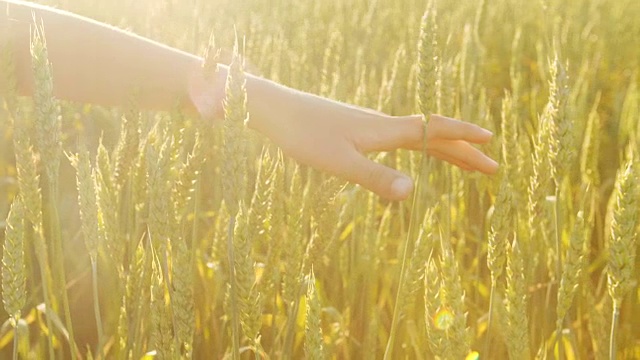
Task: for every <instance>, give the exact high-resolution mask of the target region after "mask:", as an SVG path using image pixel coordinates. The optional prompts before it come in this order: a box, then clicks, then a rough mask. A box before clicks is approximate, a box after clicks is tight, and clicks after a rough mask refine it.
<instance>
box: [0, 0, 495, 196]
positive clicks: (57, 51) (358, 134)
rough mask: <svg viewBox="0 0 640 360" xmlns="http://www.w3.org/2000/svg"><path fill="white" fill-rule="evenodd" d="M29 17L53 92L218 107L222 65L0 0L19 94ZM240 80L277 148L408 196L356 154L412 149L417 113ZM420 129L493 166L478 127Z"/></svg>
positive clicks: (0, 31)
mask: <svg viewBox="0 0 640 360" xmlns="http://www.w3.org/2000/svg"><path fill="white" fill-rule="evenodd" d="M5 9H6V11H5ZM34 15H35V18H36V19H39V21H40V20H41V21H42V22H43V25H44V29H45V37H46V41H47V46H48V50H49V60H50V61H51V64H52V67H53V84H54V95H55V96H57V97H59V98H61V99H66V100H72V101H79V102H89V103H94V104H99V105H107V106H108V105H123V104H126V103H127V100H128V98H129V96H131V95H132V94H135V96H136V100H137V101H138V104H139V105H140V106H141V107H143V108H146V109H151V110H169V109H172V108H173V107H174V106H175V105H176V104H177V103H178V102H179V104H181V105H182V106H183V108H184V110H186V111H188V112H190V113H192V114H194V115H195V114H198V113H199V114H200V115H203V116H205V117H209V116H210V115H212V112H216V111H219V109H220V108H221V99H222V97H223V96H222V95H223V94H222V93H223V87H224V77H225V76H226V70H227V68H226V67H225V66H222V65H220V66H219V69H220V70H221V71H220V72H219V77H218V78H217V79H207V78H205V77H204V76H203V74H202V71H201V67H202V62H203V60H202V59H201V58H199V57H197V56H194V55H192V54H189V53H186V52H183V51H180V50H176V49H173V48H170V47H167V46H165V45H162V44H160V43H157V42H154V41H151V40H148V39H145V38H142V37H139V36H136V35H134V34H131V33H128V32H124V31H121V30H118V29H116V28H113V27H110V26H108V25H104V24H101V23H98V22H96V21H93V20H89V19H86V18H83V17H80V16H77V15H73V14H70V13H68V12H64V11H59V10H54V9H50V8H46V7H42V6H37V5H33V4H30V3H27V2H22V1H17V0H0V45H4V44H6V43H10V44H12V47H13V48H14V49H15V53H14V56H16V58H15V63H16V64H17V67H18V69H17V71H18V74H17V80H18V87H19V90H20V91H21V92H22V93H23V94H25V95H29V94H31V93H32V92H33V87H34V84H33V77H32V75H31V66H30V59H31V57H30V54H29V38H30V36H29V31H30V26H31V24H32V23H33V19H34ZM246 86H247V95H248V110H249V112H250V114H251V122H250V124H249V126H250V127H252V128H253V129H255V130H257V131H259V132H261V133H263V134H264V135H266V136H267V137H269V138H270V139H271V140H272V141H273V142H274V143H276V144H277V145H279V146H280V147H281V148H282V149H283V150H284V152H285V153H287V154H288V155H290V156H291V157H293V158H294V159H296V160H298V161H300V162H302V163H304V164H307V165H310V166H313V167H315V168H318V169H320V170H324V171H327V172H330V173H332V174H334V175H337V176H340V177H342V178H343V179H345V180H348V181H351V182H355V183H358V184H361V185H362V186H364V187H366V188H367V189H369V190H372V191H374V192H375V193H377V194H379V195H380V196H383V197H385V198H388V199H393V200H402V199H406V198H407V197H408V196H409V194H410V192H411V190H412V189H413V182H412V180H411V179H410V178H409V177H407V176H406V175H405V174H402V173H401V172H399V171H397V170H395V169H391V168H388V167H385V166H383V165H380V164H377V163H375V162H373V161H371V160H369V159H368V158H367V157H365V156H364V154H365V153H368V152H373V151H389V150H393V149H397V148H404V149H410V150H421V149H422V144H423V134H424V131H423V121H422V117H421V116H420V115H409V116H389V115H386V114H381V113H378V112H375V111H372V110H368V109H362V108H358V107H355V106H351V105H348V104H344V103H341V102H337V101H333V100H329V99H326V98H322V97H319V96H315V95H311V94H307V93H304V92H300V91H297V90H294V89H290V88H287V87H285V86H282V85H279V84H276V83H274V82H272V81H269V80H266V79H262V78H260V77H256V76H251V75H247V85H246ZM2 87H3V86H2V84H0V90H1V89H2ZM426 133H427V136H428V138H427V139H426V140H427V152H428V153H429V154H431V155H433V156H435V157H438V158H440V159H443V160H445V161H448V162H450V163H452V164H454V165H457V166H459V167H461V168H463V169H466V170H478V171H482V172H484V173H493V172H495V171H496V169H497V166H498V165H497V163H496V162H495V161H493V160H492V159H490V158H489V157H487V156H486V155H485V154H483V153H482V152H481V151H480V150H478V149H477V148H475V147H474V146H472V145H471V144H472V143H477V144H480V143H485V142H487V141H489V140H490V139H491V136H492V134H491V133H490V132H488V131H487V130H485V129H482V128H481V127H478V126H476V125H473V124H469V123H466V122H462V121H459V120H456V119H450V118H446V117H442V116H432V117H431V121H430V122H429V125H428V129H427V132H426Z"/></svg>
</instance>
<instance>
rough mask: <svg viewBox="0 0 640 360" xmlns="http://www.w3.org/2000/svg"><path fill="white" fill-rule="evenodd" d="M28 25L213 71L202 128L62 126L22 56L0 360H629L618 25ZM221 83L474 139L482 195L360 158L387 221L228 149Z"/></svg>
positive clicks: (390, 158)
mask: <svg viewBox="0 0 640 360" xmlns="http://www.w3.org/2000/svg"><path fill="white" fill-rule="evenodd" d="M39 3H43V4H47V5H52V6H56V7H58V8H61V9H65V10H69V11H73V12H76V13H78V14H80V15H84V16H88V17H91V18H94V19H97V20H99V21H103V22H106V23H108V24H112V25H115V26H118V27H120V28H124V29H128V30H131V31H133V32H135V33H137V34H140V35H143V36H146V37H149V38H151V39H154V40H157V41H161V42H163V43H166V44H169V45H171V46H174V47H177V48H180V49H183V50H186V51H189V52H192V53H195V54H200V55H204V54H207V53H209V54H211V53H212V52H211V51H210V50H211V49H212V48H211V46H212V41H211V40H210V39H211V36H210V35H211V34H214V36H215V48H217V49H219V50H220V53H219V54H220V55H219V58H217V59H216V58H214V59H213V60H212V61H219V62H222V63H232V66H231V71H230V76H229V78H228V79H227V102H226V104H227V105H226V108H225V121H224V124H223V125H218V126H211V125H210V124H206V123H203V122H202V121H198V120H196V119H190V118H188V117H186V116H185V115H183V114H181V113H179V112H167V113H162V112H158V113H155V112H148V111H144V110H142V109H140V108H138V107H137V106H136V101H135V98H133V97H132V99H131V101H130V104H129V105H127V106H123V107H117V108H101V107H97V106H92V105H90V104H78V103H68V102H64V101H60V100H58V99H55V98H53V97H52V96H51V87H52V79H51V76H50V73H51V66H52V65H51V64H50V63H49V62H48V60H47V49H46V46H45V43H44V42H43V40H42V38H43V36H44V34H46V29H39V30H38V31H33V32H32V40H31V41H32V56H33V64H34V66H33V71H34V76H35V79H36V88H37V90H36V93H35V94H34V96H33V97H32V98H24V97H18V96H16V94H15V93H12V92H11V91H8V92H7V93H5V94H3V95H1V97H0V150H1V153H0V219H5V220H3V221H2V222H0V227H1V228H2V231H0V234H1V235H0V240H2V243H3V248H2V249H3V252H2V299H3V305H4V306H3V310H0V311H1V312H0V320H1V321H2V323H3V325H2V327H1V328H0V357H1V358H3V359H5V358H6V359H10V358H14V359H18V358H20V359H63V358H64V359H74V360H75V359H152V358H157V359H182V358H184V359H191V358H194V359H222V358H231V359H249V358H255V359H300V358H309V359H378V358H384V359H469V360H470V359H480V358H482V359H532V358H539V359H609V358H617V359H640V288H639V287H638V279H640V261H636V253H637V251H638V247H639V246H640V243H639V242H638V233H637V231H638V222H639V220H640V189H639V180H640V178H639V177H640V90H639V88H638V87H639V85H640V40H639V39H640V22H639V21H638V19H640V2H638V1H636V0H572V1H564V0H533V1H525V0H496V1H487V0H478V1H463V0H456V1H445V0H430V1H427V0H384V1H377V0H324V1H295V0H271V1H261V0H213V1H199V0H185V1H178V0H139V1H136V2H132V1H125V0H112V1H99V0H58V1H55V0H51V1H40V2H39ZM238 39H239V42H240V46H238V47H235V48H234V43H235V42H236V41H238ZM208 50H209V52H207V51H208ZM0 52H1V53H0V61H1V62H0V76H1V80H0V81H1V82H2V83H4V84H9V85H10V84H12V82H14V83H15V77H14V76H13V72H12V71H13V68H14V66H15V64H12V63H11V61H9V59H10V57H9V56H7V54H9V52H10V49H0ZM241 59H243V60H241ZM210 60H211V59H210ZM242 63H244V70H246V71H248V72H251V73H253V74H257V75H260V76H264V77H266V78H269V79H273V80H276V81H278V82H281V83H283V84H285V85H287V86H291V87H294V88H297V89H300V90H304V91H307V92H311V93H314V94H319V95H322V96H325V97H329V98H333V99H336V100H340V101H344V102H348V103H353V104H356V105H360V106H365V107H369V108H373V109H376V110H380V111H383V112H386V113H389V114H394V115H404V114H410V113H420V112H422V113H423V114H425V115H428V114H431V113H440V114H446V115H449V116H453V117H458V118H461V119H464V120H466V121H470V122H474V123H477V124H479V125H481V126H483V127H486V128H488V129H490V130H492V131H493V132H494V134H496V135H495V136H494V139H493V141H492V142H491V143H490V144H488V145H484V146H483V148H482V150H483V151H485V152H487V153H488V154H490V155H491V156H492V157H493V158H495V159H497V160H499V163H500V170H499V173H498V174H496V175H494V176H485V175H480V174H476V173H467V172H464V171H462V170H460V169H458V168H454V167H452V166H450V165H448V164H444V163H441V162H439V161H436V160H433V159H431V158H429V157H426V156H422V155H421V154H420V153H418V152H409V151H404V150H398V151H393V152H388V153H379V154H372V155H371V157H372V158H375V159H377V160H378V161H380V162H382V163H384V164H387V165H390V166H393V167H395V168H398V169H400V170H401V171H404V172H406V173H408V174H411V175H412V176H413V177H414V178H416V179H418V180H417V186H416V189H415V190H414V194H413V199H412V200H408V201H405V202H387V201H384V200H382V199H380V198H379V197H377V196H375V195H374V194H372V193H370V192H368V191H366V190H364V189H362V188H360V187H358V186H354V185H352V184H347V183H345V182H343V181H341V180H340V179H337V178H334V177H331V176H329V175H326V174H323V173H321V172H318V171H316V170H314V169H311V168H308V167H305V166H301V165H298V164H296V163H295V162H294V161H293V160H291V159H288V158H287V157H286V156H283V155H282V153H281V151H280V150H279V149H278V148H277V147H275V146H274V145H273V144H271V143H270V142H269V141H268V140H267V139H265V138H264V137H262V136H261V135H260V134H258V133H256V132H253V131H252V130H249V129H247V128H245V127H244V126H243V120H244V119H245V118H246V116H247V114H246V107H245V102H246V93H245V91H244V88H243V86H242V81H243V76H244V73H243V68H242V67H241V64H242ZM53 66H55V64H54V65H53ZM8 88H10V86H9V87H8Z"/></svg>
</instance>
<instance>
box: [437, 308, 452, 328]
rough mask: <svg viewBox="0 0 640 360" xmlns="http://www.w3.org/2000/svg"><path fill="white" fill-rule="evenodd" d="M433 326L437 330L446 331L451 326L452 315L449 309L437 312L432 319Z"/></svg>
mask: <svg viewBox="0 0 640 360" xmlns="http://www.w3.org/2000/svg"><path fill="white" fill-rule="evenodd" d="M433 324H434V326H435V327H436V328H437V329H439V330H447V329H448V328H450V327H451V325H452V324H453V313H452V312H451V311H450V310H449V309H442V310H440V311H438V313H437V314H436V316H435V317H434V318H433Z"/></svg>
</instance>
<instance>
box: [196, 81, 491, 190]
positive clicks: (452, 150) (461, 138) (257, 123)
mask: <svg viewBox="0 0 640 360" xmlns="http://www.w3.org/2000/svg"><path fill="white" fill-rule="evenodd" d="M220 90H221V89H219V88H218V90H217V91H216V90H215V89H212V88H209V91H205V92H204V93H209V98H210V97H211V96H216V95H217V96H219V94H220ZM194 93H195V92H194V91H193V89H192V92H191V95H192V100H193V101H194V103H195V105H196V107H197V108H198V109H199V111H200V113H201V114H202V113H205V112H207V111H206V108H207V107H208V106H207V105H206V104H203V102H202V101H199V100H198V99H203V100H204V99H206V98H207V97H208V96H207V95H206V94H203V92H202V91H197V93H199V95H198V96H194V95H195V94H194ZM247 93H248V106H249V113H250V122H249V127H251V128H254V129H255V130H257V131H259V132H261V133H263V134H264V135H266V136H267V137H269V138H270V139H271V140H272V141H273V142H274V143H275V144H276V145H278V146H279V147H280V148H281V149H282V150H283V152H284V153H285V154H287V155H288V156H290V157H292V158H294V159H295V160H297V161H299V162H300V163H302V164H305V165H309V166H312V167H314V168H316V169H318V170H322V171H326V172H328V173H331V174H333V175H336V176H338V177H340V178H342V179H345V180H347V181H349V182H352V183H357V184H360V185H362V186H363V187H365V188H367V189H369V190H371V191H373V192H375V193H376V194H378V195H380V196H381V197H383V198H386V199H389V200H404V199H406V198H407V197H409V195H410V194H411V191H412V190H413V186H414V185H413V180H412V179H411V178H410V177H409V176H407V175H406V174H403V173H402V172H400V171H398V170H395V169H392V168H389V167H386V166H384V165H381V164H378V163H376V162H374V161H372V160H370V159H369V158H367V157H366V156H365V154H367V153H370V152H377V151H391V150H395V149H408V150H415V151H421V150H423V146H424V144H425V139H424V136H425V134H426V137H427V138H426V151H427V153H428V154H429V155H432V156H435V157H436V158H438V159H442V160H445V161H447V162H449V163H451V164H454V165H456V166H458V167H460V168H462V169H465V170H470V171H480V172H483V173H485V174H493V173H495V172H496V170H497V168H498V164H497V163H496V162H495V161H494V160H492V159H491V158H489V157H488V156H487V155H485V154H484V153H483V152H482V151H480V150H479V149H477V148H476V147H474V146H473V145H472V144H484V143H487V142H488V141H489V140H491V138H492V136H493V134H492V133H491V132H490V131H488V130H486V129H483V128H482V127H480V126H477V125H474V124H470V123H466V122H463V121H460V120H456V119H451V118H447V117H444V116H440V115H432V116H431V118H430V120H429V121H428V122H427V125H426V131H425V128H424V127H425V122H424V121H423V118H422V115H409V116H389V115H386V114H383V113H380V112H377V111H373V110H370V109H364V108H360V107H357V106H353V105H348V104H345V103H341V102H337V101H333V100H330V99H326V98H323V97H319V96H315V95H311V94H308V93H304V92H300V91H297V90H293V89H290V88H287V87H284V86H281V85H279V84H276V83H274V82H271V81H268V80H265V79H261V78H258V77H254V76H251V75H248V77H247ZM203 95H204V96H203ZM217 96H216V97H217ZM205 102H206V101H205Z"/></svg>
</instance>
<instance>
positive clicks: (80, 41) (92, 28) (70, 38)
mask: <svg viewBox="0 0 640 360" xmlns="http://www.w3.org/2000/svg"><path fill="white" fill-rule="evenodd" d="M0 4H1V5H2V6H1V10H0V31H3V32H5V34H4V35H3V36H2V37H1V38H0V41H4V42H7V41H8V42H10V43H12V44H11V45H12V47H13V49H14V53H15V56H16V62H15V63H16V65H17V77H18V86H19V91H20V92H21V93H23V94H30V93H32V91H33V86H34V85H33V77H32V76H31V66H30V55H29V37H30V35H29V33H30V28H31V24H33V21H34V18H35V19H37V21H40V19H41V20H42V23H43V26H44V29H45V36H46V41H47V46H48V50H49V58H50V61H51V63H52V67H53V78H54V95H55V96H56V97H59V98H62V99H68V100H73V101H79V102H89V103H94V104H100V105H107V106H108V105H121V104H124V103H126V100H127V97H129V96H131V95H132V94H133V93H134V92H135V94H136V97H137V99H138V100H139V101H140V104H141V106H143V107H145V108H150V109H157V110H165V109H168V108H170V107H171V106H175V104H176V102H177V101H181V102H183V103H185V104H186V105H188V103H187V102H185V100H186V99H187V93H186V89H187V81H188V77H189V74H190V73H192V72H193V71H194V70H195V69H197V68H198V67H199V66H200V64H201V59H200V58H198V57H196V56H193V55H191V54H188V53H185V52H182V51H179V50H176V49H172V48H169V47H167V46H164V45H162V44H159V43H156V42H153V41H150V40H147V39H145V38H142V37H139V36H136V35H133V34H131V33H127V32H124V31H121V30H118V29H116V28H113V27H110V26H107V25H104V24H101V23H98V22H96V21H93V20H90V19H87V18H83V17H79V16H76V15H74V14H71V13H68V12H64V11H59V10H55V9H51V8H47V7H42V6H38V5H35V4H30V3H24V2H16V1H12V0H0Z"/></svg>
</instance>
